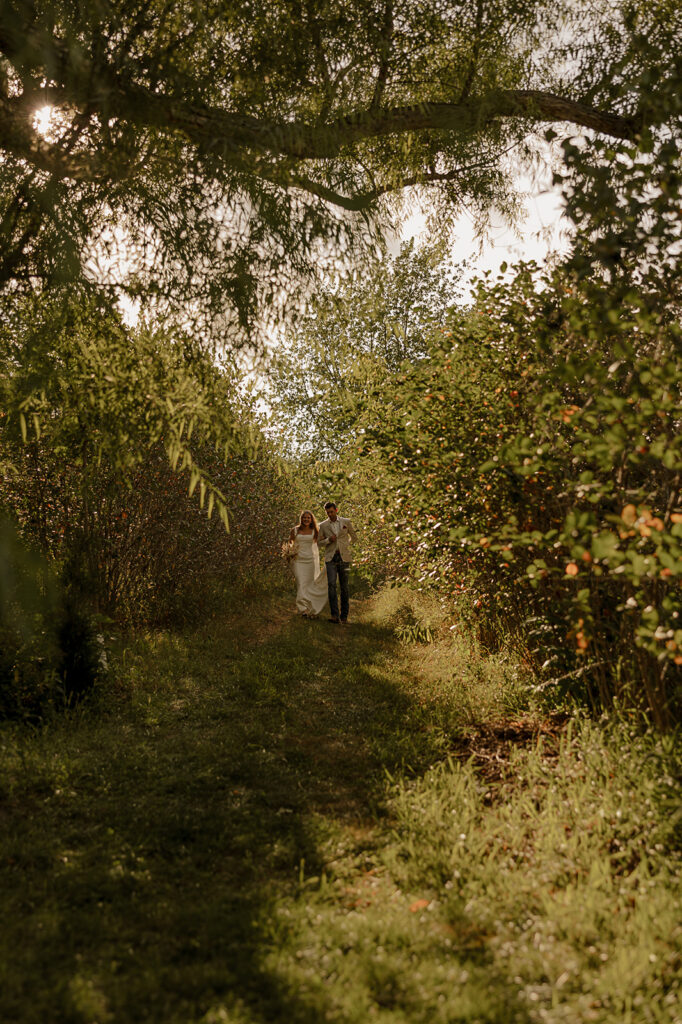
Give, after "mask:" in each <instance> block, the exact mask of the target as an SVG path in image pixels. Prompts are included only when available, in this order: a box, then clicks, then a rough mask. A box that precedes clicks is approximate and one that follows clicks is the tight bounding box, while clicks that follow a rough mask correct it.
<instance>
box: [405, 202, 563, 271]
mask: <svg viewBox="0 0 682 1024" xmlns="http://www.w3.org/2000/svg"><path fill="white" fill-rule="evenodd" d="M524 191H525V192H526V193H527V197H526V200H525V206H526V217H525V219H524V220H523V221H521V222H519V224H518V225H517V227H516V229H511V228H509V227H507V226H506V225H505V224H504V223H503V222H502V220H501V219H500V218H499V217H498V218H497V219H495V217H493V223H492V227H491V230H490V233H489V234H490V240H489V241H486V242H484V243H483V244H481V241H480V240H479V239H477V238H476V237H475V234H474V228H473V223H472V221H471V218H470V217H469V215H468V214H466V213H463V214H462V215H461V216H460V217H459V219H458V221H457V228H456V236H457V237H456V242H455V245H454V246H453V249H452V253H453V256H454V258H455V260H456V261H458V262H459V261H460V260H465V259H467V260H469V263H470V267H471V269H470V271H469V273H468V274H467V275H466V276H465V280H467V281H471V280H473V279H474V278H475V277H477V276H479V275H481V274H483V273H484V272H485V271H486V270H489V271H491V273H492V275H493V277H495V276H496V275H497V273H498V271H499V268H500V264H501V263H506V264H507V265H508V267H509V268H510V269H509V270H508V271H507V275H510V274H511V267H512V266H513V264H514V263H518V262H519V261H521V260H535V261H536V262H537V263H538V264H540V265H541V264H543V263H544V262H545V260H546V259H547V257H548V256H556V255H557V254H561V253H565V252H566V250H567V248H568V241H569V228H570V225H569V221H568V220H567V219H566V218H565V217H564V215H563V207H562V200H561V193H560V191H559V189H557V188H554V187H552V186H551V185H546V184H544V185H543V184H540V183H536V184H535V186H534V187H533V186H531V185H530V183H528V184H527V185H526V184H525V183H524ZM424 231H425V218H424V216H423V214H420V213H417V214H413V215H412V216H411V217H409V218H408V219H407V220H406V221H405V222H404V224H403V228H402V238H403V239H404V240H406V239H409V238H415V239H416V241H417V243H418V242H419V240H420V238H423V237H424ZM467 291H468V289H467Z"/></svg>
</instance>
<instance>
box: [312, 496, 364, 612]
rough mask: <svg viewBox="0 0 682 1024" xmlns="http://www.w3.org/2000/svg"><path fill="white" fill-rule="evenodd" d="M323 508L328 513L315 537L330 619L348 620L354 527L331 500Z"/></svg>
mask: <svg viewBox="0 0 682 1024" xmlns="http://www.w3.org/2000/svg"><path fill="white" fill-rule="evenodd" d="M324 510H325V512H326V513H327V515H328V516H329V518H328V519H325V520H324V522H323V523H320V531H319V534H318V537H317V544H318V547H320V548H324V549H325V552H324V561H325V567H326V569H327V591H328V593H329V608H330V610H331V613H332V617H331V621H332V622H343V623H344V624H345V623H346V622H348V604H349V602H348V570H349V568H350V560H351V553H350V545H351V541H353V540H355V530H354V529H353V524H352V523H351V521H350V519H344V518H343V516H340V515H339V513H338V512H337V510H336V505H335V504H334V502H333V501H328V502H327V504H326V505H325V506H324ZM337 576H338V579H339V583H340V584H341V617H340V618H339V603H338V599H337V596H336V579H337Z"/></svg>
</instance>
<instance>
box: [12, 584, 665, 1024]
mask: <svg viewBox="0 0 682 1024" xmlns="http://www.w3.org/2000/svg"><path fill="white" fill-rule="evenodd" d="M290 607H291V599H290V596H289V595H288V594H287V595H284V596H281V595H275V596H274V597H273V598H272V601H271V604H270V606H263V604H262V601H261V603H254V604H253V605H252V606H249V605H248V604H245V605H244V606H243V607H242V608H241V609H239V610H238V611H237V610H235V609H232V611H231V613H230V616H229V618H228V619H227V620H226V621H220V620H219V619H216V620H215V621H213V622H212V623H211V625H210V626H208V627H207V628H206V629H205V630H203V631H201V632H194V633H187V634H169V633H153V634H149V635H147V636H138V637H136V638H134V639H132V640H130V641H129V642H127V643H126V644H123V643H121V644H120V645H119V648H118V650H117V651H116V652H115V654H114V657H113V659H112V660H113V668H112V673H111V678H110V682H109V683H108V684H107V687H106V688H105V690H104V691H103V692H102V693H101V694H100V695H99V697H98V700H97V701H96V702H95V703H94V704H93V705H91V706H90V707H89V708H84V709H81V710H79V711H76V712H73V713H71V714H70V715H69V716H67V717H62V718H55V719H54V720H53V721H51V722H50V723H48V724H46V726H45V727H44V728H42V729H41V730H40V731H32V732H29V731H26V730H22V729H21V728H18V727H16V726H11V727H10V726H5V727H3V729H2V731H0V761H1V764H0V772H1V774H0V780H1V781H0V787H1V794H2V802H1V804H0V821H1V822H2V832H1V839H0V863H2V873H1V875H0V894H1V895H0V899H1V914H2V929H1V937H0V943H1V945H0V1019H2V1020H7V1021H13V1022H14V1021H16V1022H33V1021H35V1022H40V1024H46V1022H51V1021H55V1022H60V1024H61V1022H74V1024H93V1022H105V1021H111V1022H128V1021H136V1022H137V1021H140V1022H142V1021H149V1022H155V1024H158V1022H164V1024H165V1022H177V1024H200V1022H203V1024H214V1022H229V1024H260V1022H266V1021H277V1022H280V1021H281V1022H283V1024H284V1022H287V1024H288V1022H292V1024H299V1022H300V1024H318V1022H320V1021H326V1020H330V1021H336V1022H339V1024H351V1022H352V1024H356V1022H357V1024H364V1022H366V1021H372V1020H377V1021H386V1022H391V1024H398V1022H403V1021H405V1022H417V1021H425V1022H426V1021H435V1022H455V1021H462V1022H471V1024H474V1022H490V1024H493V1022H494V1024H498V1022H499V1024H506V1022H513V1021H519V1022H526V1021H528V1022H538V1024H545V1022H548V1024H559V1022H562V1024H563V1022H569V1024H582V1022H583V1021H590V1020H593V1021H598V1022H599V1021H603V1022H606V1021H608V1022H614V1024H615V1022H620V1021H628V1020H629V1021H631V1022H638V1021H652V1022H656V1024H673V1022H675V1021H678V1020H680V1019H682V1018H681V1017H680V1010H679V1005H678V1004H677V1003H676V999H678V998H679V976H680V961H679V944H680V936H681V932H680V927H679V925H678V923H677V922H678V920H679V917H680V914H679V905H680V903H679V879H680V861H679V856H678V853H677V852H676V829H679V800H678V797H677V793H678V792H679V789H678V787H679V782H680V775H681V774H682V773H681V772H680V760H679V756H678V754H677V752H676V748H675V745H674V743H673V740H672V739H671V738H670V737H664V738H661V737H658V738H656V737H654V736H651V735H647V734H645V733H642V732H641V731H637V730H635V728H634V727H628V726H627V725H626V724H624V723H622V722H621V723H619V724H618V723H616V724H612V725H609V724H604V723H602V724H594V723H589V722H586V721H585V722H581V721H577V722H571V723H569V724H568V725H567V724H566V722H565V716H560V715H550V714H548V713H547V712H546V711H545V710H544V709H543V708H542V707H540V706H538V705H537V704H536V703H534V702H533V700H532V698H531V694H530V691H529V688H528V686H527V683H526V682H525V681H524V678H523V674H522V673H521V672H520V671H519V669H518V667H517V666H515V665H514V664H513V663H512V662H511V661H509V660H508V659H506V658H505V656H504V655H497V656H495V657H485V656H484V654H483V652H481V651H480V650H477V648H476V646H475V644H473V642H471V641H467V640H466V638H464V637H462V636H459V635H458V632H457V630H450V629H449V626H450V623H449V622H448V621H447V620H446V619H445V615H444V612H443V611H442V609H441V608H440V607H439V606H438V605H437V603H435V602H429V601H427V600H426V599H424V598H422V597H416V596H415V595H410V594H409V592H387V593H385V594H382V595H379V596H378V597H377V598H375V599H372V600H371V601H368V602H364V603H363V604H362V605H361V606H360V605H358V607H357V609H356V612H357V613H356V614H355V620H356V621H355V623H354V624H353V625H352V626H350V627H349V628H348V629H347V630H344V629H342V628H341V627H335V626H332V625H330V624H329V623H327V622H324V621H321V622H307V621H304V620H300V619H296V618H294V617H293V616H292V615H291V613H290V611H289V609H290ZM413 627H414V628H413ZM410 630H411V632H410ZM410 638H411V639H412V640H414V641H415V642H407V641H408V640H409V639H410ZM428 640H432V642H425V641H428ZM676 815H677V816H676ZM678 838H679V833H678Z"/></svg>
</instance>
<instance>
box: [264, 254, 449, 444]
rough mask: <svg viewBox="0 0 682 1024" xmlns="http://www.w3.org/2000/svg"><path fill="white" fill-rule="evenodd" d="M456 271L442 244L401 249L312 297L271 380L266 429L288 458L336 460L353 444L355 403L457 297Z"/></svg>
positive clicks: (418, 354) (415, 357)
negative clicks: (267, 425)
mask: <svg viewBox="0 0 682 1024" xmlns="http://www.w3.org/2000/svg"><path fill="white" fill-rule="evenodd" d="M460 270H461V268H460V267H459V266H455V265H453V263H452V261H451V260H450V259H448V258H447V256H446V255H445V252H444V247H443V245H442V244H440V243H435V244H431V245H424V246H423V247H421V248H416V247H415V244H414V241H410V242H407V243H403V244H402V245H401V247H400V251H399V252H398V253H397V254H396V255H395V256H391V255H389V254H386V256H385V258H384V259H383V260H381V261H378V262H376V263H375V264H374V265H373V266H371V267H370V268H367V269H365V268H363V271H362V272H359V273H356V274H353V275H351V276H350V277H349V278H347V279H344V280H342V281H337V282H335V283H329V284H328V285H327V287H326V288H322V289H320V291H319V292H318V293H317V294H316V295H315V297H314V299H313V300H312V301H311V302H310V304H309V307H308V310H307V312H306V314H305V316H303V317H301V319H300V320H299V321H298V323H297V324H296V325H295V326H294V327H292V328H291V330H290V333H289V335H288V336H287V337H286V338H285V341H284V344H283V345H282V347H281V348H280V349H279V350H278V351H277V353H276V355H275V359H274V362H273V366H272V369H271V371H270V373H269V388H268V396H267V398H268V402H269V404H270V406H271V410H272V411H271V416H270V429H271V430H274V431H276V432H277V433H278V434H279V435H280V437H281V439H282V442H283V445H284V447H285V450H287V451H288V452H289V454H290V456H291V457H292V458H301V457H302V456H303V457H312V458H313V459H331V460H333V459H335V458H338V456H339V454H340V453H341V452H342V451H343V450H344V449H345V448H346V447H347V446H348V445H349V444H353V443H354V442H355V440H356V430H355V427H354V419H355V416H356V409H355V406H356V402H357V399H358V397H359V396H360V395H361V394H362V393H364V392H365V391H366V390H367V389H368V388H369V387H371V386H374V385H375V384H376V382H377V380H379V379H383V378H384V377H385V376H386V375H387V374H388V375H391V374H395V373H396V372H397V371H398V370H399V368H400V366H401V365H402V364H403V362H405V361H406V360H408V361H411V362H418V361H419V360H420V359H423V358H424V357H425V356H426V355H427V353H428V345H427V342H426V339H427V337H428V335H429V334H430V332H431V331H432V330H433V328H434V327H435V326H437V325H438V324H442V323H443V322H444V320H445V316H446V313H447V311H448V308H449V307H450V306H451V305H452V303H453V302H454V301H455V299H456V296H457V277H458V274H459V272H460Z"/></svg>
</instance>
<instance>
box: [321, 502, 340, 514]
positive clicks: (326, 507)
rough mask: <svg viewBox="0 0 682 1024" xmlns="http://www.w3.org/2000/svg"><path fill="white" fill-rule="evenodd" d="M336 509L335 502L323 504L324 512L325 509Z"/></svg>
mask: <svg viewBox="0 0 682 1024" xmlns="http://www.w3.org/2000/svg"><path fill="white" fill-rule="evenodd" d="M336 507H337V506H336V502H335V501H327V502H325V506H324V510H325V512H326V511H327V509H330V508H336Z"/></svg>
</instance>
